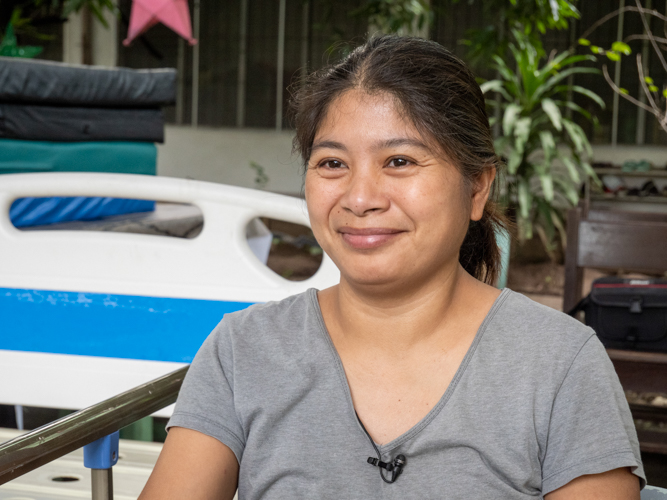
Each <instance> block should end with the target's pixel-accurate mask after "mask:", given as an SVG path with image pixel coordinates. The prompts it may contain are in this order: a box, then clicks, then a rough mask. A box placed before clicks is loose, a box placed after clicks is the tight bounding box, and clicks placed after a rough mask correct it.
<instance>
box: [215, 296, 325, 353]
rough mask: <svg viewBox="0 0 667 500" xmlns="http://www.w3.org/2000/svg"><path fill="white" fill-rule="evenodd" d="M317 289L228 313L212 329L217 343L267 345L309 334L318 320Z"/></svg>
mask: <svg viewBox="0 0 667 500" xmlns="http://www.w3.org/2000/svg"><path fill="white" fill-rule="evenodd" d="M316 304H317V290H315V289H309V290H306V291H305V292H302V293H299V294H296V295H291V296H289V297H286V298H284V299H282V300H277V301H271V302H264V303H258V304H253V305H251V306H249V307H247V308H246V309H242V310H240V311H235V312H232V313H227V314H225V315H224V317H223V318H222V320H221V321H220V323H219V324H218V326H217V327H216V328H215V330H214V331H213V332H212V336H213V337H216V338H217V339H218V341H220V342H231V343H232V344H239V343H240V344H252V345H254V346H255V347H270V346H269V345H266V344H274V343H276V342H281V341H283V340H285V339H286V338H290V339H292V340H293V339H296V338H299V337H302V336H303V335H307V334H309V333H312V331H313V329H315V328H318V327H319V324H320V322H321V320H320V317H319V310H318V309H317V307H316Z"/></svg>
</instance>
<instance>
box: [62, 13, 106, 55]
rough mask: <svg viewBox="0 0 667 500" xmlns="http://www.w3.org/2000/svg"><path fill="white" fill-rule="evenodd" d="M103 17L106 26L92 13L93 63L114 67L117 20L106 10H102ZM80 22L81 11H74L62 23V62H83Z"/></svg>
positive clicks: (81, 20) (81, 27)
mask: <svg viewBox="0 0 667 500" xmlns="http://www.w3.org/2000/svg"><path fill="white" fill-rule="evenodd" d="M104 17H105V19H106V21H107V23H108V24H109V26H108V27H105V26H104V25H103V24H102V23H101V22H99V20H98V19H97V17H95V16H94V15H92V37H91V38H92V40H91V42H92V45H93V46H92V56H93V64H95V65H98V66H111V67H114V66H116V64H117V61H118V21H117V19H116V18H115V17H114V15H113V14H112V13H111V12H109V11H107V10H105V11H104ZM82 22H83V19H82V15H81V13H76V12H75V13H72V14H70V16H69V17H68V18H67V22H66V23H64V24H63V62H66V63H70V64H81V63H83V43H82V38H81V37H82V34H83V26H82Z"/></svg>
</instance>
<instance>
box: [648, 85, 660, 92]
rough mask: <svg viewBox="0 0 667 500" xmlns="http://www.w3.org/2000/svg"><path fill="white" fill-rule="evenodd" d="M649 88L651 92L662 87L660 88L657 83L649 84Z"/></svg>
mask: <svg viewBox="0 0 667 500" xmlns="http://www.w3.org/2000/svg"><path fill="white" fill-rule="evenodd" d="M648 89H649V90H650V91H651V92H657V91H658V90H660V89H659V88H658V87H656V86H655V85H649V86H648Z"/></svg>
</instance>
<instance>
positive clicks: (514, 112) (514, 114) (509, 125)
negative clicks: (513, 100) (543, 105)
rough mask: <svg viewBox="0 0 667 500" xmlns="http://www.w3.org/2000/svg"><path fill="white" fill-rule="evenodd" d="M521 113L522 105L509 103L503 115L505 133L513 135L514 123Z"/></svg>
mask: <svg viewBox="0 0 667 500" xmlns="http://www.w3.org/2000/svg"><path fill="white" fill-rule="evenodd" d="M520 114H521V106H519V105H518V104H508V105H507V107H506V108H505V114H504V115H503V134H505V135H512V129H513V128H514V124H515V123H516V121H517V120H518V118H519V116H520Z"/></svg>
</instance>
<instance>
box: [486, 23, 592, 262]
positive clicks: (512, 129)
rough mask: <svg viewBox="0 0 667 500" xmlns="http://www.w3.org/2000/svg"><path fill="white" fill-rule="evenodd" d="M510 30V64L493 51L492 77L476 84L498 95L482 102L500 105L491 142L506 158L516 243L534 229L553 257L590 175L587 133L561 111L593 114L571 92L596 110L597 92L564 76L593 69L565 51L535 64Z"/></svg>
mask: <svg viewBox="0 0 667 500" xmlns="http://www.w3.org/2000/svg"><path fill="white" fill-rule="evenodd" d="M513 35H514V38H515V40H516V43H511V44H509V49H510V52H511V54H512V58H513V59H514V61H513V62H514V63H515V69H512V68H510V66H509V65H508V64H507V63H506V62H505V61H504V60H503V59H502V58H500V57H498V56H494V61H495V66H496V69H497V70H498V74H499V75H500V78H499V79H496V80H490V81H487V82H485V83H483V84H482V86H481V87H482V91H483V92H484V93H487V92H494V93H496V95H500V96H501V99H500V100H493V98H490V99H488V100H487V103H488V104H489V105H491V106H501V108H502V112H501V113H500V116H501V117H502V135H501V136H500V137H498V138H497V139H496V151H497V152H498V154H499V155H501V156H502V157H504V158H505V159H506V162H507V178H506V190H505V196H506V198H505V199H506V203H507V204H508V206H509V207H510V208H513V209H514V210H515V213H516V220H517V226H518V229H519V240H520V241H521V242H523V241H525V240H526V239H530V238H532V236H533V234H534V232H536V233H537V234H538V235H539V237H540V239H541V240H542V243H543V244H544V246H545V248H546V250H547V252H549V254H550V255H552V256H553V255H554V253H553V252H554V250H555V249H556V248H557V246H558V245H559V244H560V245H563V246H564V245H565V229H564V225H563V222H564V217H565V210H566V209H567V208H568V207H570V206H573V205H576V204H577V202H578V199H579V186H580V184H581V182H582V181H583V179H584V178H585V176H586V175H589V176H591V177H593V178H594V179H597V177H596V176H595V173H594V172H593V169H592V168H591V165H590V163H589V160H590V157H591V155H592V151H591V146H590V143H589V141H588V138H587V137H586V134H585V132H584V131H583V129H582V128H581V127H580V126H579V125H578V124H576V123H575V122H574V121H572V120H571V119H570V118H567V116H569V115H571V113H572V112H576V113H579V114H581V115H583V116H584V117H585V118H586V119H588V120H595V118H594V117H593V116H591V114H590V113H589V112H588V111H586V110H585V109H583V108H582V107H581V106H579V105H578V104H576V103H575V102H573V101H572V99H571V96H572V93H573V92H576V93H579V94H582V95H584V96H586V97H588V98H590V99H592V100H593V101H595V102H596V103H598V104H599V105H600V106H601V107H604V101H602V99H600V97H599V96H598V95H597V94H595V93H593V92H591V91H590V90H588V89H586V88H583V87H581V86H578V85H573V84H571V83H568V82H567V79H568V77H569V76H571V75H574V74H577V73H599V70H597V69H595V68H590V67H582V66H578V64H579V63H581V62H584V61H594V60H595V59H594V57H593V56H589V55H573V54H572V53H570V52H567V51H566V52H562V53H560V54H557V55H552V57H550V58H549V59H548V60H547V61H546V62H543V61H542V60H541V57H540V55H539V52H538V50H537V49H536V47H535V46H534V45H533V44H532V43H531V42H530V40H529V39H528V37H527V36H525V35H524V34H523V33H520V32H518V31H516V30H515V31H513ZM494 97H495V96H494ZM568 109H569V110H571V111H569V112H568V111H567V110H568ZM492 120H493V119H492Z"/></svg>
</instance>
